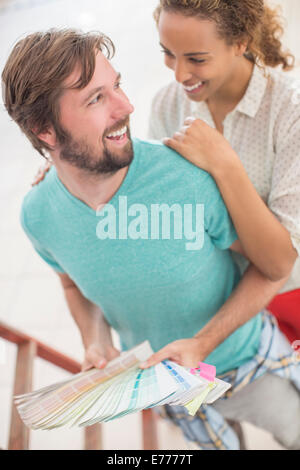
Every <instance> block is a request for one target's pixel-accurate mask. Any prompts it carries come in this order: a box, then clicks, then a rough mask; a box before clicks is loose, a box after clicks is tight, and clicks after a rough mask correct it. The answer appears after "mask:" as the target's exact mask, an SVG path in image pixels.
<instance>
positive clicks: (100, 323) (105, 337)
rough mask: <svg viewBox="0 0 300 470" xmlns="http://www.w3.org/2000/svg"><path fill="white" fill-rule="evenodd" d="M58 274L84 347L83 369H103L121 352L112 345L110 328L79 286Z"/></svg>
mask: <svg viewBox="0 0 300 470" xmlns="http://www.w3.org/2000/svg"><path fill="white" fill-rule="evenodd" d="M57 274H58V276H59V278H60V280H61V283H62V286H63V290H64V294H65V298H66V301H67V304H68V307H69V310H70V312H71V315H72V317H73V318H74V320H75V322H76V324H77V326H78V328H79V331H80V334H81V338H82V342H83V345H84V349H85V359H84V362H83V364H82V369H83V370H87V369H89V368H91V367H97V368H102V367H104V366H105V365H106V363H107V361H110V360H111V359H113V358H114V357H116V356H118V355H119V351H117V349H115V348H114V346H113V343H112V337H111V329H110V326H109V324H108V323H107V321H106V320H105V318H104V316H103V313H102V311H101V310H100V308H99V307H97V306H96V305H95V304H93V303H92V302H90V301H89V300H88V299H86V298H85V297H84V296H83V295H82V293H81V292H80V290H79V289H78V287H77V285H76V284H75V283H74V282H73V281H72V279H70V277H69V276H68V275H67V274H62V273H57Z"/></svg>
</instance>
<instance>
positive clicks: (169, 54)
mask: <svg viewBox="0 0 300 470" xmlns="http://www.w3.org/2000/svg"><path fill="white" fill-rule="evenodd" d="M161 52H162V53H163V54H165V55H167V56H168V57H173V55H172V54H171V52H170V51H166V50H164V49H162V50H161Z"/></svg>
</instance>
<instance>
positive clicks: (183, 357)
mask: <svg viewBox="0 0 300 470" xmlns="http://www.w3.org/2000/svg"><path fill="white" fill-rule="evenodd" d="M210 352H211V351H208V349H207V347H206V346H205V342H204V341H202V339H200V338H189V339H179V340H177V341H173V342H172V343H169V344H167V346H165V347H164V348H162V349H160V350H159V351H157V352H156V353H155V354H152V356H151V357H150V358H149V359H148V360H147V361H145V362H143V363H142V364H140V368H141V369H147V368H148V367H151V366H154V365H156V364H158V363H159V362H161V361H163V360H164V359H170V361H173V362H176V363H177V364H179V365H180V366H183V367H197V366H198V363H199V362H203V361H204V359H205V358H206V357H207V356H208V354H210Z"/></svg>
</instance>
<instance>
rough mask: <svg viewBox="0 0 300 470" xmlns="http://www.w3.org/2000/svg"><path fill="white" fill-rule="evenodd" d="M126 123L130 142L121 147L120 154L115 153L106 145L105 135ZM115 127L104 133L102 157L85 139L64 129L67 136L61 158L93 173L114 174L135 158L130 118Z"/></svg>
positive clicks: (62, 144) (63, 143)
mask: <svg viewBox="0 0 300 470" xmlns="http://www.w3.org/2000/svg"><path fill="white" fill-rule="evenodd" d="M124 125H127V137H128V142H127V144H125V145H124V147H122V148H120V153H119V154H117V153H113V152H111V151H110V150H108V148H107V147H106V137H105V136H106V135H108V134H109V133H111V132H113V131H114V130H115V129H121V128H122V127H123V126H124ZM113 127H114V129H113V128H110V129H108V130H106V131H105V132H104V133H103V138H102V142H103V152H102V155H101V156H100V157H99V155H97V154H95V152H94V151H93V150H92V149H91V148H90V146H89V145H88V143H87V142H86V141H85V140H84V139H82V140H75V139H74V138H73V137H72V136H71V134H70V133H69V132H68V131H66V130H64V134H65V137H64V139H63V142H61V151H60V159H61V160H64V161H66V162H68V163H70V164H71V165H72V166H75V167H76V168H80V169H82V170H85V172H87V173H91V174H93V175H100V174H113V173H116V172H117V171H118V170H120V169H121V168H125V167H126V166H128V165H130V163H131V162H132V160H133V147H132V141H131V138H130V130H129V120H128V119H125V120H124V121H122V122H121V121H120V122H119V123H117V124H116V125H115V126H113Z"/></svg>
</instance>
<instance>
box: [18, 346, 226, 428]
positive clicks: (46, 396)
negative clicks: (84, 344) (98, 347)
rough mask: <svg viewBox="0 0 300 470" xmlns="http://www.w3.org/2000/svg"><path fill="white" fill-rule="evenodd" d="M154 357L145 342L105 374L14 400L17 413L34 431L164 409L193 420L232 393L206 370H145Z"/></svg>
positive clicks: (164, 365)
mask: <svg viewBox="0 0 300 470" xmlns="http://www.w3.org/2000/svg"><path fill="white" fill-rule="evenodd" d="M152 354H153V351H152V349H151V347H150V345H149V343H148V342H147V341H146V342H144V343H142V344H140V345H139V346H137V347H135V348H133V349H131V350H130V351H126V352H124V353H122V354H121V355H120V356H119V357H117V358H116V359H114V360H113V361H111V362H109V363H108V364H107V366H106V367H105V368H104V369H91V370H88V371H86V372H81V373H79V374H75V375H74V376H72V378H71V379H68V380H65V381H63V382H59V383H56V384H53V385H50V386H48V387H44V388H42V389H40V390H37V391H35V392H32V393H27V394H25V395H18V396H15V403H16V405H17V409H18V412H19V414H20V416H21V418H22V420H23V421H24V423H25V424H26V425H27V426H28V427H30V428H32V429H53V428H57V427H60V426H64V425H67V424H68V425H69V426H76V425H77V426H90V425H92V424H94V423H96V422H103V421H110V420H112V419H116V418H120V417H122V416H125V415H126V414H129V413H134V412H137V411H140V410H143V409H146V408H152V407H154V406H158V405H162V404H169V405H182V406H185V407H186V408H187V409H188V411H189V413H190V414H192V415H194V414H195V413H196V411H197V410H198V409H199V407H200V406H201V404H202V403H212V402H213V401H215V400H216V399H218V398H219V397H220V396H221V395H222V394H223V393H224V392H225V391H226V390H227V389H228V388H230V384H228V383H226V382H223V381H221V380H219V379H217V378H216V377H215V375H213V376H209V375H207V373H206V372H205V370H204V373H201V370H199V369H191V370H190V369H185V368H184V367H181V366H179V365H178V364H175V363H173V362H171V361H163V362H161V363H160V364H157V365H156V366H153V367H149V368H148V369H141V368H140V367H139V364H140V363H141V362H144V361H145V360H147V359H148V358H149V357H150V356H151V355H152ZM204 366H205V367H206V368H209V367H210V368H212V367H213V366H209V365H207V364H204Z"/></svg>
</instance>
